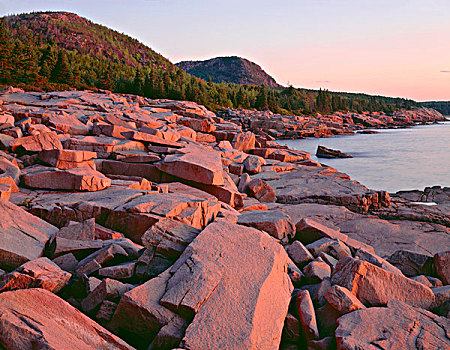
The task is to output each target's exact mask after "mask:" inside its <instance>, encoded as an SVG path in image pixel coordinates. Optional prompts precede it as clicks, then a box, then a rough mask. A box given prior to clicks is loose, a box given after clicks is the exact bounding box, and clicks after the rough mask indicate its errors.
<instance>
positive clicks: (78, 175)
mask: <svg viewBox="0 0 450 350" xmlns="http://www.w3.org/2000/svg"><path fill="white" fill-rule="evenodd" d="M22 181H23V183H24V185H25V186H28V187H31V188H46V189H52V190H72V191H100V190H103V189H105V188H107V187H109V186H111V180H110V179H109V178H107V177H106V176H105V175H103V174H102V173H100V172H98V171H95V170H93V169H91V168H87V167H83V168H73V169H68V170H60V169H54V168H47V167H41V166H34V167H30V168H27V169H26V171H25V172H24V173H23V174H22Z"/></svg>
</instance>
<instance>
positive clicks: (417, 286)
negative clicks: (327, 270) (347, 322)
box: [331, 257, 434, 309]
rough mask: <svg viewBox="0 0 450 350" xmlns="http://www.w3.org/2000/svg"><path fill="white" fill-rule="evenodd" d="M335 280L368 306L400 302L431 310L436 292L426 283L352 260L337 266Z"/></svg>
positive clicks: (340, 262) (343, 260)
mask: <svg viewBox="0 0 450 350" xmlns="http://www.w3.org/2000/svg"><path fill="white" fill-rule="evenodd" d="M331 281H332V282H333V283H334V284H337V285H340V286H342V287H345V288H347V289H349V290H350V291H351V292H352V294H353V295H355V296H356V297H357V298H358V299H359V300H360V301H361V302H362V303H364V304H368V305H373V306H376V305H386V304H387V302H388V301H389V300H392V299H396V300H400V301H404V302H406V303H408V304H410V305H413V306H418V307H422V308H425V309H427V308H429V307H430V306H431V304H432V303H433V302H434V294H433V292H432V291H431V289H430V288H429V287H427V286H425V285H423V284H422V283H419V282H416V281H413V280H411V279H409V278H407V277H404V276H402V275H398V274H395V273H392V272H388V271H386V270H383V269H382V268H380V267H378V266H375V265H372V264H370V263H368V262H366V261H361V260H357V259H353V258H350V257H346V258H343V259H341V260H340V261H339V262H338V263H337V265H336V268H335V269H334V271H333V275H332V277H331Z"/></svg>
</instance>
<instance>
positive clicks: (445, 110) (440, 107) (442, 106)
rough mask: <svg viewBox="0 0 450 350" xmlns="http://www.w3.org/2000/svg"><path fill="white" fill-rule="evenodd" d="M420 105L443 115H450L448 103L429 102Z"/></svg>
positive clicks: (449, 102) (449, 103) (449, 104)
mask: <svg viewBox="0 0 450 350" xmlns="http://www.w3.org/2000/svg"><path fill="white" fill-rule="evenodd" d="M421 104H422V105H423V106H425V107H429V108H434V109H435V110H437V111H439V112H441V113H442V114H444V115H450V101H430V102H422V103H421Z"/></svg>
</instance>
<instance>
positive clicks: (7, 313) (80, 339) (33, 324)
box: [0, 289, 133, 350]
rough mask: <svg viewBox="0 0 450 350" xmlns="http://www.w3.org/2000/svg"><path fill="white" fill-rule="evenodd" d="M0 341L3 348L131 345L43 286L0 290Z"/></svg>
mask: <svg viewBox="0 0 450 350" xmlns="http://www.w3.org/2000/svg"><path fill="white" fill-rule="evenodd" d="M0 314H1V315H2V317H1V320H0V344H1V345H2V346H3V347H5V348H6V349H35V348H39V349H44V348H45V349H79V350H82V349H83V350H84V349H86V350H89V349H121V350H125V349H133V348H132V347H131V346H129V345H128V344H126V343H125V342H124V341H123V340H121V339H119V338H118V337H117V336H115V335H114V334H112V333H111V332H109V331H107V330H106V329H104V328H103V327H102V326H100V325H99V324H97V323H95V322H94V321H92V320H91V319H90V318H88V317H87V316H85V315H83V314H82V313H81V312H80V311H78V310H77V309H75V308H74V307H73V306H71V305H70V304H68V303H67V302H65V301H64V300H63V299H61V298H59V297H57V296H56V295H55V294H53V293H51V292H49V291H47V290H44V289H23V290H17V291H12V292H5V293H2V294H0Z"/></svg>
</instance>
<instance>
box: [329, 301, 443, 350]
mask: <svg viewBox="0 0 450 350" xmlns="http://www.w3.org/2000/svg"><path fill="white" fill-rule="evenodd" d="M449 333H450V320H449V319H448V318H445V317H439V316H436V315H434V314H432V313H431V312H428V311H426V310H423V309H420V308H415V307H412V306H410V305H408V304H405V303H403V302H400V301H397V300H392V301H391V302H389V303H388V307H373V308H369V309H361V310H357V311H354V312H352V313H349V314H347V315H344V316H342V317H340V318H339V319H338V328H337V329H336V342H337V347H338V349H366V350H379V349H424V350H435V349H441V350H444V349H449V348H450V339H449V337H448V335H449Z"/></svg>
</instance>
